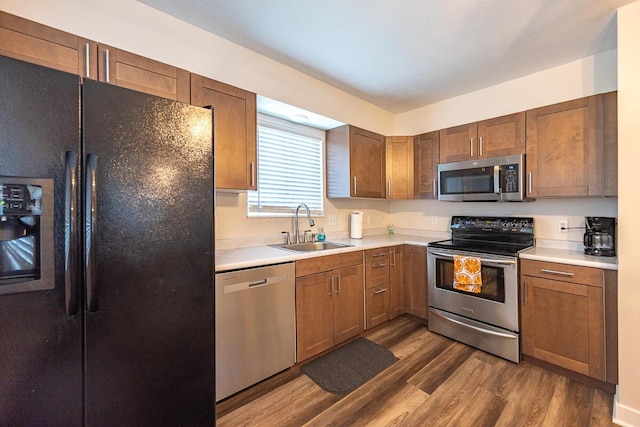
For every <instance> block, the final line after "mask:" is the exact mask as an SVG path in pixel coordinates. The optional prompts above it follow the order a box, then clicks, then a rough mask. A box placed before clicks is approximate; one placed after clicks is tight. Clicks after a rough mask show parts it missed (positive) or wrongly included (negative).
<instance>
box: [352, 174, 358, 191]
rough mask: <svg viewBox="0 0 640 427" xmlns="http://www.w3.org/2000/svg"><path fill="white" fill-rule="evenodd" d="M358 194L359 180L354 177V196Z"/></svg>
mask: <svg viewBox="0 0 640 427" xmlns="http://www.w3.org/2000/svg"><path fill="white" fill-rule="evenodd" d="M356 194H358V178H357V177H356V176H355V175H354V176H353V195H354V196H355V195H356Z"/></svg>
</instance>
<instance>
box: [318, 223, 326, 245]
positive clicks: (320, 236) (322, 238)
mask: <svg viewBox="0 0 640 427" xmlns="http://www.w3.org/2000/svg"><path fill="white" fill-rule="evenodd" d="M326 238H327V236H325V234H324V228H323V227H320V230H319V231H318V242H324V241H325V239H326Z"/></svg>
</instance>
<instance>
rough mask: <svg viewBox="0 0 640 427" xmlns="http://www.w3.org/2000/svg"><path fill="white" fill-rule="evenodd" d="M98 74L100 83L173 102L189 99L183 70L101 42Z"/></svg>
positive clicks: (186, 78) (188, 85)
mask: <svg viewBox="0 0 640 427" xmlns="http://www.w3.org/2000/svg"><path fill="white" fill-rule="evenodd" d="M98 74H99V80H100V81H101V82H106V83H111V84H113V85H116V86H120V87H125V88H127V89H132V90H136V91H138V92H144V93H148V94H151V95H156V96H160V97H163V98H169V99H173V100H174V101H180V102H186V103H189V102H190V101H191V95H190V82H189V81H190V78H189V72H188V71H187V70H182V69H180V68H177V67H174V66H172V65H167V64H163V63H162V62H158V61H154V60H153V59H149V58H145V57H143V56H139V55H136V54H133V53H130V52H127V51H124V50H120V49H116V48H114V47H111V46H107V45H105V44H99V45H98Z"/></svg>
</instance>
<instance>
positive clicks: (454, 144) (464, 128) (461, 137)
mask: <svg viewBox="0 0 640 427" xmlns="http://www.w3.org/2000/svg"><path fill="white" fill-rule="evenodd" d="M477 136H478V125H477V123H469V124H467V125H461V126H456V127H452V128H448V129H443V130H441V131H440V163H449V162H458V161H462V160H471V159H475V158H477V157H478V150H476V139H477Z"/></svg>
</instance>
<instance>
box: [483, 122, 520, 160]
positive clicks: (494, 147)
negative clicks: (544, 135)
mask: <svg viewBox="0 0 640 427" xmlns="http://www.w3.org/2000/svg"><path fill="white" fill-rule="evenodd" d="M477 150H478V158H488V157H500V156H510V155H513V154H523V153H524V152H525V113H524V111H523V112H521V113H516V114H510V115H508V116H502V117H496V118H493V119H489V120H483V121H481V122H478V145H477Z"/></svg>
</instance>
